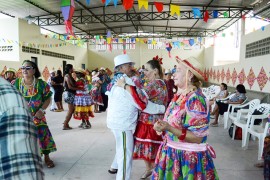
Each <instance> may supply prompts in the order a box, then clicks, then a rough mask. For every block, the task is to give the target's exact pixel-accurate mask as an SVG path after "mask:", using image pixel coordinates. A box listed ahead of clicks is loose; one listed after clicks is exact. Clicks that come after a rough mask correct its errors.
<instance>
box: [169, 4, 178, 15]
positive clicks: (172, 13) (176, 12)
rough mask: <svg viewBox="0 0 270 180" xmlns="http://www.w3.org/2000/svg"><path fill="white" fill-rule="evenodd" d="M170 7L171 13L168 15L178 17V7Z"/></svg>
mask: <svg viewBox="0 0 270 180" xmlns="http://www.w3.org/2000/svg"><path fill="white" fill-rule="evenodd" d="M170 7H171V13H170V15H171V16H174V15H175V14H176V15H177V16H180V6H177V5H173V4H171V5H170Z"/></svg>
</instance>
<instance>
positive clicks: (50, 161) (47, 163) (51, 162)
mask: <svg viewBox="0 0 270 180" xmlns="http://www.w3.org/2000/svg"><path fill="white" fill-rule="evenodd" d="M45 164H46V166H47V168H53V167H55V165H54V163H53V161H52V160H47V161H45Z"/></svg>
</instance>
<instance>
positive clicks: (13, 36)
mask: <svg viewBox="0 0 270 180" xmlns="http://www.w3.org/2000/svg"><path fill="white" fill-rule="evenodd" d="M0 27H1V28H0V46H1V47H2V46H12V49H13V50H12V51H8V52H7V51H1V50H2V48H0V60H3V61H19V44H18V43H15V41H17V42H19V32H18V27H19V21H18V19H15V18H13V19H10V18H7V19H0ZM7 40H12V41H13V42H11V41H10V42H8V41H7ZM1 64H2V63H0V66H1Z"/></svg>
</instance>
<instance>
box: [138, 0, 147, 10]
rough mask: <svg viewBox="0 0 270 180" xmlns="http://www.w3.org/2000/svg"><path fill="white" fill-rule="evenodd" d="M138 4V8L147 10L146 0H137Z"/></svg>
mask: <svg viewBox="0 0 270 180" xmlns="http://www.w3.org/2000/svg"><path fill="white" fill-rule="evenodd" d="M138 4H139V10H141V8H142V7H144V9H146V10H148V0H138Z"/></svg>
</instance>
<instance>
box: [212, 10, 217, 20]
mask: <svg viewBox="0 0 270 180" xmlns="http://www.w3.org/2000/svg"><path fill="white" fill-rule="evenodd" d="M217 17H218V11H217V10H214V11H213V18H217Z"/></svg>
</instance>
